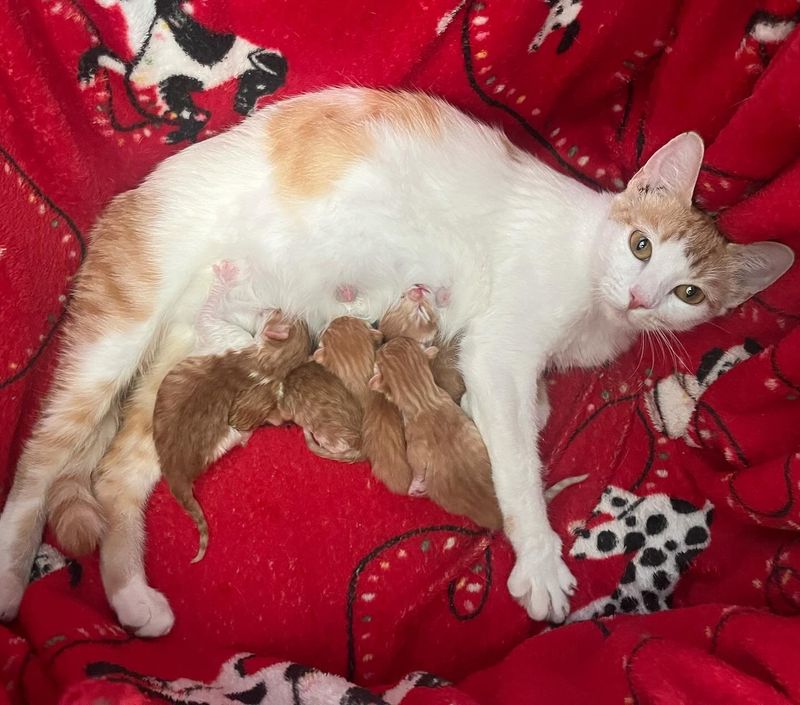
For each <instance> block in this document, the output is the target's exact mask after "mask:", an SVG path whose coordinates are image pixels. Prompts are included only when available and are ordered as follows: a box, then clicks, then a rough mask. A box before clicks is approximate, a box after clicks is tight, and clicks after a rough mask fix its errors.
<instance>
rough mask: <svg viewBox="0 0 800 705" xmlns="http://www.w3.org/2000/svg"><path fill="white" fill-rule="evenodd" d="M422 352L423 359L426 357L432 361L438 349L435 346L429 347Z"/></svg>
mask: <svg viewBox="0 0 800 705" xmlns="http://www.w3.org/2000/svg"><path fill="white" fill-rule="evenodd" d="M423 352H424V353H425V357H427V358H428V359H429V360H433V359H434V358H435V357H436V356H437V355H438V354H439V348H437V347H436V346H435V345H431V346H430V347H428V348H425V350H423Z"/></svg>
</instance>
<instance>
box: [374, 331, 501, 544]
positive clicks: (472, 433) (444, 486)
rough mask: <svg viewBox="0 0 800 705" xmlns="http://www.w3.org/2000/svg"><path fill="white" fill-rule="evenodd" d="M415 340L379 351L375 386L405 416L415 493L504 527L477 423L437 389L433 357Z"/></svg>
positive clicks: (479, 520)
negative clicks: (432, 368) (433, 371)
mask: <svg viewBox="0 0 800 705" xmlns="http://www.w3.org/2000/svg"><path fill="white" fill-rule="evenodd" d="M437 352H438V351H437V349H436V348H432V347H431V348H427V349H426V350H425V351H424V352H423V350H422V348H421V347H420V345H419V343H417V342H416V341H414V340H411V339H410V338H395V339H394V340H390V341H389V342H388V343H386V344H385V345H383V346H382V347H381V349H380V350H378V355H377V359H376V361H375V370H376V373H375V375H374V376H373V377H372V379H371V380H370V388H371V389H374V390H375V391H377V392H381V393H382V394H384V395H385V396H386V397H387V398H388V399H389V401H391V402H392V403H393V404H394V405H395V406H396V407H397V408H398V409H399V410H400V413H401V415H402V418H403V430H404V432H405V439H406V450H407V457H408V462H409V465H411V468H412V470H413V472H414V479H413V481H412V483H411V489H410V491H409V494H412V495H415V496H427V497H430V499H432V500H433V501H434V502H436V503H437V504H438V505H440V506H441V507H443V508H444V509H446V510H447V511H448V512H450V513H452V514H461V515H463V516H468V517H469V518H470V519H472V520H473V521H474V522H475V523H476V524H479V525H481V526H484V527H486V528H488V529H499V528H500V527H501V526H502V525H503V515H502V514H501V512H500V507H499V505H498V504H497V497H496V496H495V493H494V487H493V485H492V469H491V465H490V462H489V454H488V453H487V452H486V447H485V446H484V443H483V440H482V439H481V435H480V433H478V429H477V428H476V427H475V424H473V423H472V421H470V420H469V419H468V418H467V416H466V415H465V414H464V412H463V411H461V409H459V407H458V406H457V405H456V403H455V402H454V401H453V400H452V399H451V398H450V396H449V395H448V394H447V392H445V391H444V390H442V389H440V388H439V387H437V386H436V383H435V382H434V380H433V373H432V372H431V368H430V363H429V358H433V357H434V356H435V355H436V353H437Z"/></svg>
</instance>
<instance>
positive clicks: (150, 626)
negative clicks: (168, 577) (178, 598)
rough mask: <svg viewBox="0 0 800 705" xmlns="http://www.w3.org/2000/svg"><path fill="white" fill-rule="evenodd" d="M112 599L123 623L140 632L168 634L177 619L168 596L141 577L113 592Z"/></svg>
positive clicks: (127, 627)
mask: <svg viewBox="0 0 800 705" xmlns="http://www.w3.org/2000/svg"><path fill="white" fill-rule="evenodd" d="M109 602H110V603H111V607H112V608H113V609H114V612H116V613H117V619H119V623H120V624H121V625H122V626H123V627H125V628H126V629H130V630H131V631H132V632H133V633H134V634H136V636H141V637H157V636H164V634H168V633H169V632H170V630H171V629H172V625H173V624H174V623H175V616H174V615H173V614H172V609H171V608H170V606H169V602H167V598H166V597H164V596H163V595H162V594H161V593H160V592H158V590H154V589H153V588H151V587H150V586H149V585H147V584H146V583H145V582H144V581H143V580H142V579H141V578H139V579H136V578H135V579H133V580H131V582H129V583H128V584H127V585H126V586H125V587H123V588H122V589H121V590H119V591H117V592H116V593H115V594H114V595H111V596H109Z"/></svg>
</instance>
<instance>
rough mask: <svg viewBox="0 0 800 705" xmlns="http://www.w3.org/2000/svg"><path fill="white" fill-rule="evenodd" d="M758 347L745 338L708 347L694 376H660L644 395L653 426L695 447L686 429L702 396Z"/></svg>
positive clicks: (758, 350)
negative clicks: (739, 342) (729, 344)
mask: <svg viewBox="0 0 800 705" xmlns="http://www.w3.org/2000/svg"><path fill="white" fill-rule="evenodd" d="M761 350H762V347H761V345H759V344H758V343H757V342H756V341H755V340H752V339H750V338H747V339H746V340H745V341H744V343H742V344H741V345H734V346H733V347H730V348H728V349H727V350H723V349H722V348H713V349H712V350H709V351H708V352H707V353H706V354H705V355H703V357H702V359H701V360H700V366H699V367H698V369H697V373H696V374H695V375H692V374H688V373H682V372H676V373H675V374H672V375H670V376H669V377H665V378H664V379H660V380H659V381H658V382H657V383H656V385H655V386H654V387H653V389H652V390H651V391H649V392H647V394H646V395H645V397H644V403H645V408H646V409H647V413H648V414H649V415H650V419H651V420H652V422H653V426H655V428H656V430H658V431H660V432H661V433H663V434H664V435H666V436H668V437H669V438H683V439H684V440H685V441H686V443H687V444H688V445H691V446H693V447H697V443H696V442H695V441H694V440H693V439H692V438H691V437H690V436H689V434H688V432H687V430H688V428H689V424H690V422H691V420H692V416H693V415H694V412H695V409H696V408H697V402H698V400H699V399H700V397H701V395H702V394H703V392H705V391H706V389H708V387H709V386H710V385H711V384H713V383H714V382H716V381H717V380H718V379H719V378H720V377H721V376H722V375H723V374H725V373H726V372H727V371H728V370H730V369H731V368H732V367H734V366H735V365H738V364H739V363H740V362H742V361H744V360H747V359H748V358H749V357H752V356H753V355H756V354H758V353H760V352H761Z"/></svg>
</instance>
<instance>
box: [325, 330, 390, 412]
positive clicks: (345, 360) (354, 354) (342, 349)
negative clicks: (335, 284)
mask: <svg viewBox="0 0 800 705" xmlns="http://www.w3.org/2000/svg"><path fill="white" fill-rule="evenodd" d="M382 341H383V335H382V334H381V332H380V331H377V330H375V329H374V328H372V327H371V326H370V325H369V323H367V322H366V321H364V320H362V319H360V318H353V317H352V316H340V317H339V318H335V319H334V320H333V321H331V322H330V324H328V326H327V327H326V328H325V330H324V331H322V335H321V336H320V340H319V346H318V347H317V349H316V350H315V351H314V355H313V357H314V360H316V361H317V362H318V363H319V364H320V365H322V366H323V367H325V369H327V370H328V371H329V372H331V373H332V374H334V375H336V376H337V377H338V378H339V379H340V380H342V383H343V384H344V386H345V387H346V388H347V390H348V391H349V392H350V393H351V394H352V395H353V396H354V397H355V398H356V399H357V400H358V401H359V402H360V403H362V404H363V402H364V397H365V396H366V395H367V393H368V392H369V387H368V382H369V378H370V377H371V376H372V367H373V365H374V363H375V348H377V346H378V345H380V344H381V342H382Z"/></svg>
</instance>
